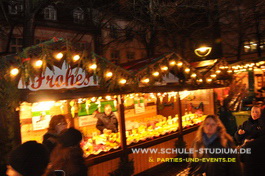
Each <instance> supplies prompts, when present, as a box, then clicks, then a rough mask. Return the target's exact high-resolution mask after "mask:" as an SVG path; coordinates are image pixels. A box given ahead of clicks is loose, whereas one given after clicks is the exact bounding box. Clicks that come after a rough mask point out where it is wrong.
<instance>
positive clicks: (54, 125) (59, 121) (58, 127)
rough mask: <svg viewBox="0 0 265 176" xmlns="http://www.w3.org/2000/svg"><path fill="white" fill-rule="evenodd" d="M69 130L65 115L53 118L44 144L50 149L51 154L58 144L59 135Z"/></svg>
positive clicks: (45, 135)
mask: <svg viewBox="0 0 265 176" xmlns="http://www.w3.org/2000/svg"><path fill="white" fill-rule="evenodd" d="M66 128H67V121H66V118H65V116H64V115H54V116H52V118H51V120H50V123H49V127H48V131H47V132H46V133H45V134H44V136H43V141H42V143H43V144H44V145H45V146H46V147H47V148H48V151H49V153H51V151H52V150H53V148H54V147H55V146H56V144H57V139H58V136H59V134H60V133H61V132H62V131H63V130H64V129H66Z"/></svg>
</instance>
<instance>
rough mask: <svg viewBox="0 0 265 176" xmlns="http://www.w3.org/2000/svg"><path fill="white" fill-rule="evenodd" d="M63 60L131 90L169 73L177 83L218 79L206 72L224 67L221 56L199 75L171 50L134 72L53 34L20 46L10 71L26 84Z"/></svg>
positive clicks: (106, 85)
mask: <svg viewBox="0 0 265 176" xmlns="http://www.w3.org/2000/svg"><path fill="white" fill-rule="evenodd" d="M64 61H66V63H67V64H68V65H70V67H71V68H75V67H77V71H78V68H82V69H84V70H86V74H87V77H90V76H93V80H94V82H97V83H98V84H99V85H100V87H102V88H106V89H107V90H108V91H113V90H117V89H124V88H125V87H126V90H129V89H130V90H131V91H135V90H136V89H137V88H138V87H139V86H141V87H144V86H152V85H155V83H157V82H162V81H163V78H164V77H168V76H169V73H171V74H173V75H175V76H176V77H178V78H179V84H190V85H193V86H194V85H198V86H201V85H203V84H207V83H208V84H211V83H212V82H213V81H212V80H218V79H217V78H214V77H213V76H214V75H213V74H210V73H211V72H212V70H214V71H216V72H217V71H218V70H217V69H216V67H220V68H221V67H222V68H224V69H223V70H227V68H228V66H227V63H226V62H224V60H222V61H220V62H218V64H216V65H215V66H214V69H212V70H211V71H209V73H207V74H206V75H204V76H203V75H202V74H200V73H199V72H198V71H197V70H196V69H195V68H193V67H192V66H191V65H190V64H189V63H188V62H187V61H185V60H184V59H183V58H181V57H180V56H179V55H177V54H175V53H171V54H167V55H165V56H162V57H159V58H157V59H154V60H153V61H152V62H151V63H150V64H147V65H145V66H144V67H142V68H140V69H139V70H138V71H137V72H129V71H127V70H125V69H123V68H122V67H120V66H118V65H115V64H113V63H112V62H110V61H109V60H107V59H105V58H103V57H101V56H98V55H97V54H95V53H93V52H92V53H88V52H87V51H86V50H83V51H81V50H79V49H78V48H76V47H75V46H74V45H73V44H72V43H71V42H69V41H66V40H64V39H62V38H53V39H51V40H50V41H47V42H44V43H41V44H38V45H34V46H32V47H28V48H26V49H24V50H23V52H22V53H20V54H19V56H18V58H17V65H16V66H13V67H12V71H11V74H12V75H17V74H20V77H21V80H22V83H23V84H24V85H28V84H29V82H30V81H33V79H34V77H36V76H40V75H41V74H42V73H43V71H44V70H45V69H46V67H48V68H49V69H50V70H52V71H54V67H53V66H56V67H59V68H61V67H62V65H63V62H64ZM227 73H228V72H227ZM209 74H210V75H209ZM211 76H212V77H211ZM210 79H211V80H210ZM126 85H127V86H126Z"/></svg>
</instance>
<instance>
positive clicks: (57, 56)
mask: <svg viewBox="0 0 265 176" xmlns="http://www.w3.org/2000/svg"><path fill="white" fill-rule="evenodd" d="M55 58H56V59H58V60H60V59H62V58H63V53H61V52H60V53H58V54H56V56H55Z"/></svg>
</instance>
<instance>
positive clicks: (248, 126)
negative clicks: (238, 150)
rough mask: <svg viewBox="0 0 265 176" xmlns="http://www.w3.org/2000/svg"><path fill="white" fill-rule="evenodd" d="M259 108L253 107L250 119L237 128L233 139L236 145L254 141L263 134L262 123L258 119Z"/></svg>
mask: <svg viewBox="0 0 265 176" xmlns="http://www.w3.org/2000/svg"><path fill="white" fill-rule="evenodd" d="M260 117H261V108H260V107H259V106H253V107H252V108H251V117H249V119H248V120H247V121H245V122H244V123H243V125H241V126H239V128H238V130H237V131H236V133H235V135H234V137H235V140H236V142H237V144H238V145H243V144H245V143H246V142H248V141H251V140H253V139H256V138H258V137H260V136H262V135H263V133H264V123H263V122H262V121H261V119H260Z"/></svg>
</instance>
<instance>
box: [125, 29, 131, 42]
mask: <svg viewBox="0 0 265 176" xmlns="http://www.w3.org/2000/svg"><path fill="white" fill-rule="evenodd" d="M125 36H126V39H127V40H131V39H133V31H132V29H131V28H128V29H126V33H125Z"/></svg>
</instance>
